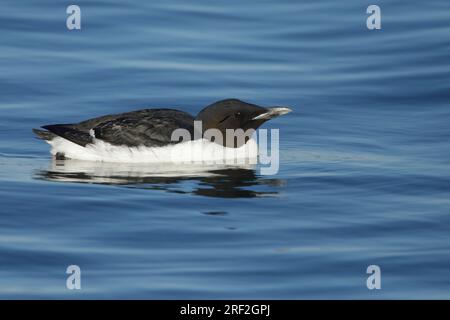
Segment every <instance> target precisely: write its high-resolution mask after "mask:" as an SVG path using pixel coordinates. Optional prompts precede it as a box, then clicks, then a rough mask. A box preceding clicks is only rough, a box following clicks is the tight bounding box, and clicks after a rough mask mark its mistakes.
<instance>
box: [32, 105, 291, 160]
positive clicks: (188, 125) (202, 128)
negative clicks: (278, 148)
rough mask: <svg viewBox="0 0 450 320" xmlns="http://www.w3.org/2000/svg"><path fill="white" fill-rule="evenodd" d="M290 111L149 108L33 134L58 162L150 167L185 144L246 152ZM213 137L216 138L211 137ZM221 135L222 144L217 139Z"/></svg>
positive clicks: (248, 107) (234, 107)
mask: <svg viewBox="0 0 450 320" xmlns="http://www.w3.org/2000/svg"><path fill="white" fill-rule="evenodd" d="M291 111H292V109H291V108H289V107H280V106H277V107H262V106H259V105H256V104H251V103H248V102H244V101H241V100H239V99H225V100H220V101H217V102H214V103H212V104H210V105H208V106H206V107H205V108H203V109H202V110H201V111H200V112H199V113H198V114H197V115H196V116H195V117H194V116H192V115H191V114H189V113H187V112H184V111H181V110H176V109H167V108H151V109H142V110H136V111H131V112H125V113H119V114H111V115H104V116H100V117H96V118H92V119H88V120H85V121H82V122H79V123H69V124H50V125H44V126H42V127H41V128H42V129H44V130H42V129H33V132H34V133H35V134H36V136H37V137H38V138H39V139H42V140H44V141H46V142H48V143H49V144H50V145H51V146H52V150H51V153H52V154H53V155H54V156H55V158H56V159H59V160H62V159H80V160H100V161H108V160H111V161H113V162H114V161H119V162H126V161H127V160H130V161H135V162H136V161H137V162H140V161H141V160H142V162H146V161H147V160H148V158H149V157H150V156H151V157H152V158H153V160H155V159H156V160H165V159H164V158H165V157H166V156H167V150H169V149H170V148H171V149H170V150H171V152H172V155H173V151H174V148H175V147H176V148H177V150H178V151H179V152H178V154H179V155H182V154H183V153H184V152H185V151H186V150H187V149H186V143H183V142H191V144H190V146H192V145H195V143H197V145H198V141H199V140H202V141H203V142H202V143H204V142H206V143H208V144H209V146H210V147H209V150H210V152H211V150H215V151H217V150H223V149H231V150H233V149H234V150H238V149H242V147H243V146H244V145H245V144H247V143H248V141H249V140H251V134H247V132H253V131H254V130H256V129H258V128H259V127H260V126H261V125H262V124H263V123H265V122H266V121H268V120H270V119H273V118H275V117H278V116H280V115H283V114H287V113H289V112H291ZM198 124H199V125H198ZM177 129H179V130H182V132H184V133H187V134H188V138H187V139H184V140H183V139H178V140H177V139H174V137H173V133H174V132H175V131H176V130H177ZM239 129H242V131H240V132H244V134H245V137H244V139H239V138H235V137H232V136H230V138H228V136H227V133H228V131H229V130H232V132H238V131H239ZM211 131H212V132H213V133H215V134H208V133H210V132H211ZM220 135H221V136H222V137H223V138H222V139H218V138H217V137H220ZM186 140H187V141H186ZM181 145H183V146H184V148H180V147H181ZM164 151H166V153H164ZM145 157H147V158H145Z"/></svg>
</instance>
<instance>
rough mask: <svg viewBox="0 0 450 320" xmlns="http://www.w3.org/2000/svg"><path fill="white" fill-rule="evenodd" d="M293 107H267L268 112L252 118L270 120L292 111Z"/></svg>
mask: <svg viewBox="0 0 450 320" xmlns="http://www.w3.org/2000/svg"><path fill="white" fill-rule="evenodd" d="M291 111H292V109H290V108H287V107H273V108H267V112H264V113H262V114H260V115H258V116H256V117H254V118H252V120H269V119H272V118H275V117H278V116H281V115H283V114H286V113H289V112H291Z"/></svg>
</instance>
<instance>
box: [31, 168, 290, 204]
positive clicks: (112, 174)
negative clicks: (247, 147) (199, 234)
mask: <svg viewBox="0 0 450 320" xmlns="http://www.w3.org/2000/svg"><path fill="white" fill-rule="evenodd" d="M35 178H36V179H42V180H48V181H58V182H78V183H94V184H108V185H123V186H126V187H129V188H140V189H149V190H162V191H167V192H174V193H190V194H196V195H200V196H205V197H220V198H253V197H263V196H274V195H277V194H278V192H279V190H278V189H279V187H280V186H282V185H284V184H285V181H284V180H282V179H274V178H267V177H264V176H260V175H258V174H257V173H256V170H255V168H254V167H250V166H241V167H236V166H233V167H230V166H217V165H214V166H212V165H204V164H201V165H200V164H199V165H193V164H189V165H184V166H183V165H181V166H180V165H179V164H177V165H175V164H125V163H105V162H91V161H79V160H55V159H53V160H52V162H51V163H50V168H49V170H41V171H39V172H37V173H36V175H35Z"/></svg>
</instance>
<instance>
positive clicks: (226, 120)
mask: <svg viewBox="0 0 450 320" xmlns="http://www.w3.org/2000/svg"><path fill="white" fill-rule="evenodd" d="M291 111H292V110H291V109H289V108H287V107H270V108H264V107H260V106H257V105H255V104H251V103H247V102H244V101H240V100H237V99H226V100H222V101H218V102H215V103H213V104H211V105H209V106H207V107H206V108H204V109H203V110H202V111H200V112H199V113H198V115H197V117H196V118H195V120H196V121H202V130H203V132H202V134H204V135H205V138H208V136H207V134H205V132H206V131H207V130H209V129H217V130H219V131H220V132H221V133H222V137H223V141H217V139H216V138H215V137H214V138H213V139H210V140H212V141H214V142H217V143H219V144H222V145H224V146H227V147H234V148H236V147H240V146H241V145H242V144H244V143H246V142H247V141H248V139H249V138H250V137H251V134H250V132H251V131H252V130H253V131H254V130H256V129H258V127H259V126H260V125H262V124H263V123H264V122H266V121H268V120H270V119H272V118H274V117H277V116H280V115H283V114H286V113H288V112H291ZM227 129H232V130H235V133H236V134H238V132H240V130H238V129H242V130H243V132H244V135H245V137H244V140H241V139H239V137H236V138H233V139H226V137H227ZM249 129H250V130H249ZM229 140H231V141H229Z"/></svg>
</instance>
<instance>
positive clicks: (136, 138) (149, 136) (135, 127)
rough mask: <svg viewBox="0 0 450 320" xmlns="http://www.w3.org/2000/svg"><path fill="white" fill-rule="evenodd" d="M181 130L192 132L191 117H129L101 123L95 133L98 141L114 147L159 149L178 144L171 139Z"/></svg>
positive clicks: (95, 128)
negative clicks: (173, 134) (176, 131)
mask: <svg viewBox="0 0 450 320" xmlns="http://www.w3.org/2000/svg"><path fill="white" fill-rule="evenodd" d="M180 128H182V129H186V130H188V131H189V132H192V128H193V122H192V119H191V117H190V116H189V117H188V118H186V117H171V116H164V115H156V116H151V117H144V118H134V117H129V116H127V117H122V118H117V119H114V120H110V121H106V122H103V123H100V124H98V125H97V126H96V127H94V128H93V131H94V132H93V133H94V136H95V138H96V139H100V140H103V141H105V142H108V143H110V144H113V145H126V146H129V147H137V146H147V147H159V146H164V145H168V144H173V143H177V142H178V141H173V140H172V139H171V138H172V133H173V131H174V130H176V129H180Z"/></svg>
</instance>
